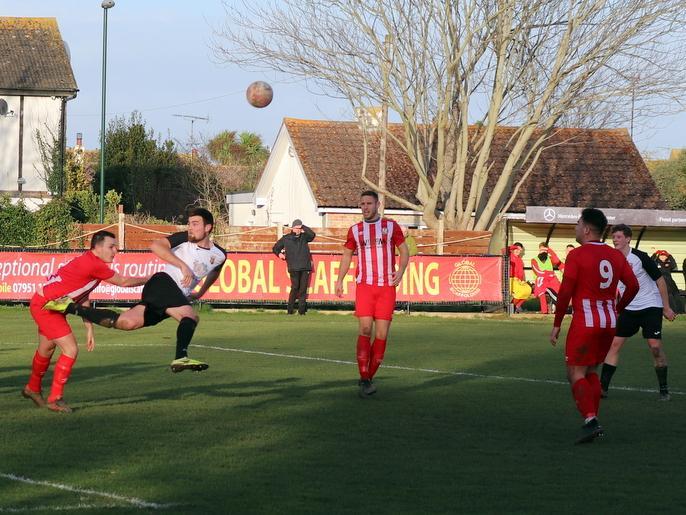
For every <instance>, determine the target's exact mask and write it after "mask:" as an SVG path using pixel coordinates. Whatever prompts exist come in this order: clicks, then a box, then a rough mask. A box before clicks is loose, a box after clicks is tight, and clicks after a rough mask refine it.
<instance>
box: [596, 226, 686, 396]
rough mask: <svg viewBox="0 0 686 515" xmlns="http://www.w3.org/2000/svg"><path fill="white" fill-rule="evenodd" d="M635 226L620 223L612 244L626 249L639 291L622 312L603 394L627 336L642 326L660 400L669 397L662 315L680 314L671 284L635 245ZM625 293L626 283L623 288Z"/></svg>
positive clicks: (605, 369)
mask: <svg viewBox="0 0 686 515" xmlns="http://www.w3.org/2000/svg"><path fill="white" fill-rule="evenodd" d="M631 235H632V232H631V227H629V226H627V225H624V224H620V225H615V226H614V227H612V243H613V244H614V246H615V248H616V249H617V250H619V251H620V252H622V253H623V254H624V255H625V256H626V259H627V261H629V264H630V265H631V268H632V269H633V271H634V274H635V275H636V279H638V285H639V290H638V294H636V296H635V297H634V299H633V300H632V301H631V302H630V303H629V305H628V306H627V307H626V309H625V310H624V311H623V312H622V313H620V314H619V318H618V320H617V333H616V335H615V337H614V339H613V340H612V345H611V347H610V350H609V351H608V353H607V356H606V357H605V362H604V363H603V370H602V373H601V377H600V384H601V387H602V397H603V398H605V397H607V391H608V389H609V387H610V381H611V380H612V376H613V374H614V373H615V370H616V369H617V364H618V363H619V351H620V350H621V348H622V345H624V342H625V341H626V339H627V338H629V337H631V336H633V335H635V334H636V333H637V332H638V330H639V329H642V334H643V337H644V338H645V339H646V340H647V342H648V346H649V347H650V352H651V353H652V355H653V360H654V364H655V374H656V375H657V380H658V386H659V390H660V397H659V400H661V401H668V400H669V398H670V397H669V388H668V386H667V356H666V355H665V351H664V349H663V348H662V317H663V316H664V317H665V318H666V319H667V320H669V321H672V320H674V318H676V314H675V313H674V311H672V309H671V308H670V307H669V294H668V291H667V284H666V283H665V279H664V277H663V276H662V273H661V272H660V270H659V269H658V268H657V265H656V264H655V262H654V261H653V260H652V259H650V256H648V254H646V253H645V252H643V251H640V250H638V249H634V248H631V246H630V243H631ZM619 290H620V293H621V292H623V288H622V285H621V284H620V287H619Z"/></svg>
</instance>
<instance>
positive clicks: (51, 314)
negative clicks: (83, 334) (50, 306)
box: [29, 293, 72, 340]
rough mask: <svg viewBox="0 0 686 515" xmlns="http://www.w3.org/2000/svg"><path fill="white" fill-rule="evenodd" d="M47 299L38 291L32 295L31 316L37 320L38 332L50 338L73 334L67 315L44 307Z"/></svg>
mask: <svg viewBox="0 0 686 515" xmlns="http://www.w3.org/2000/svg"><path fill="white" fill-rule="evenodd" d="M47 301H48V300H47V299H46V298H45V297H43V296H41V295H38V294H37V293H36V294H35V295H34V296H33V297H31V304H29V310H30V311H31V316H32V317H33V319H34V320H35V321H36V325H37V326H38V332H39V333H40V334H42V335H43V336H45V337H46V338H47V339H48V340H55V339H57V338H62V337H63V336H67V335H68V334H71V332H72V331H71V327H70V326H69V324H68V323H67V315H64V314H62V313H57V312H55V311H48V310H47V309H43V306H44V305H45V303H46V302H47Z"/></svg>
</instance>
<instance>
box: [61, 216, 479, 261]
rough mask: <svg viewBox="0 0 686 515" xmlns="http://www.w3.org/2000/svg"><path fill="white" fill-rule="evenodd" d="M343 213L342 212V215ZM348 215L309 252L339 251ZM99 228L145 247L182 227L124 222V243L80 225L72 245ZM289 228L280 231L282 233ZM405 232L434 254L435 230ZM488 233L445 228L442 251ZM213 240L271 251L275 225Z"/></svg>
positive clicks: (467, 247) (464, 248)
mask: <svg viewBox="0 0 686 515" xmlns="http://www.w3.org/2000/svg"><path fill="white" fill-rule="evenodd" d="M343 216H345V215H343ZM351 216H353V217H354V218H351V220H352V221H351V222H350V223H347V222H346V225H345V226H342V227H327V228H316V229H315V232H316V233H317V238H316V239H315V240H314V241H313V242H312V243H311V244H310V249H311V250H312V251H313V252H340V251H341V247H342V245H343V242H344V241H345V238H346V235H347V231H348V226H349V225H350V224H351V223H354V222H357V221H359V215H357V216H355V215H354V214H352V215H351ZM101 228H105V229H106V230H108V231H111V232H113V233H114V234H115V236H117V238H118V239H119V240H120V241H119V244H120V247H121V248H123V249H126V250H145V249H148V248H149V246H150V243H151V242H152V241H153V240H154V239H156V238H162V237H164V236H165V235H167V234H172V233H174V232H177V231H182V230H184V226H181V225H142V226H134V225H131V224H125V226H124V242H123V244H122V242H121V239H120V238H119V225H117V224H115V225H112V226H106V225H100V224H82V225H81V226H80V230H81V233H82V234H83V235H84V236H83V237H82V238H79V239H77V240H74V241H73V242H72V248H88V246H89V243H90V234H89V233H92V232H95V231H97V230H100V229H101ZM288 232H289V229H288V228H286V229H285V230H284V234H286V233H288ZM409 233H410V234H411V235H412V236H414V237H415V240H416V241H417V245H418V246H419V253H420V254H437V253H438V250H437V247H436V232H435V231H433V230H429V229H410V231H409ZM490 237H491V233H490V232H485V231H445V232H444V235H443V241H444V250H443V253H444V254H485V253H487V251H488V243H489V240H490ZM214 238H215V241H216V242H217V243H218V244H219V245H221V246H222V247H224V248H225V249H226V250H227V251H229V252H236V251H250V252H271V249H272V246H273V245H274V243H275V242H276V240H277V228H276V227H250V226H246V227H236V226H234V227H229V228H228V229H226V230H225V231H224V232H223V234H217V235H215V237H214Z"/></svg>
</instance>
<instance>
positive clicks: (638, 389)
mask: <svg viewBox="0 0 686 515" xmlns="http://www.w3.org/2000/svg"><path fill="white" fill-rule="evenodd" d="M193 347H198V348H201V349H212V350H218V351H224V352H240V353H243V354H257V355H262V356H270V357H279V358H289V359H300V360H305V361H320V362H324V363H335V364H337V365H357V363H356V362H355V361H346V360H342V359H331V358H318V357H315V356H302V355H299V354H282V353H279V352H266V351H258V350H247V349H234V348H228V347H217V346H214V345H202V344H193ZM381 368H386V369H393V370H407V371H410V372H426V373H428V374H440V375H449V376H458V377H474V378H477V379H496V380H499V381H518V382H523V383H541V384H556V385H564V386H568V385H569V383H568V382H567V381H558V380H555V379H536V378H533V377H518V376H502V375H495V374H479V373H477V372H461V371H454V370H440V369H437V368H419V367H407V366H402V365H388V364H383V365H381ZM612 389H613V390H622V391H627V392H642V393H655V392H656V390H655V389H651V388H641V387H637V386H613V387H612ZM669 393H670V394H674V395H685V394H686V392H682V391H678V390H670V391H669Z"/></svg>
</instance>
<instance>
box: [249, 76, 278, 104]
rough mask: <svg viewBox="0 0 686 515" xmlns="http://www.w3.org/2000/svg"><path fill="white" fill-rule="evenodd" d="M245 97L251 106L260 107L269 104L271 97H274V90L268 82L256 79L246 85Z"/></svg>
mask: <svg viewBox="0 0 686 515" xmlns="http://www.w3.org/2000/svg"><path fill="white" fill-rule="evenodd" d="M245 98H247V99H248V102H249V103H250V105H251V106H253V107H257V108H260V109H261V108H263V107H267V106H268V105H269V104H271V102H272V98H274V91H273V90H272V87H271V86H270V85H269V84H267V83H266V82H263V81H261V80H258V81H256V82H253V83H252V84H250V86H248V89H247V90H246V92H245Z"/></svg>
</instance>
